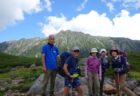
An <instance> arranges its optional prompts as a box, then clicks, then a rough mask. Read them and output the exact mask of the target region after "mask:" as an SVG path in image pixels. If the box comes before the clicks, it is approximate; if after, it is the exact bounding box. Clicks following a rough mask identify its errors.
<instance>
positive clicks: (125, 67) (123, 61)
mask: <svg viewBox="0 0 140 96" xmlns="http://www.w3.org/2000/svg"><path fill="white" fill-rule="evenodd" d="M121 58H122V65H123V69H124V70H126V69H127V61H126V59H125V58H124V57H121Z"/></svg>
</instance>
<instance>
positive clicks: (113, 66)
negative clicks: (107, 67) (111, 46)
mask: <svg viewBox="0 0 140 96" xmlns="http://www.w3.org/2000/svg"><path fill="white" fill-rule="evenodd" d="M111 65H112V69H114V68H115V65H114V62H113V60H111Z"/></svg>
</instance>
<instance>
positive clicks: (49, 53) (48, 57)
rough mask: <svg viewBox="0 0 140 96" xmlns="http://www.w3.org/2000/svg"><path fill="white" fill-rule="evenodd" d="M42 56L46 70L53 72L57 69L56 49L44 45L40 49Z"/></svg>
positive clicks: (52, 46) (57, 52) (49, 45)
mask: <svg viewBox="0 0 140 96" xmlns="http://www.w3.org/2000/svg"><path fill="white" fill-rule="evenodd" d="M42 54H44V55H45V64H46V68H47V69H48V70H55V69H56V68H57V55H58V54H59V51H58V48H57V47H56V46H54V45H51V44H49V43H48V44H46V45H44V46H43V47H42Z"/></svg>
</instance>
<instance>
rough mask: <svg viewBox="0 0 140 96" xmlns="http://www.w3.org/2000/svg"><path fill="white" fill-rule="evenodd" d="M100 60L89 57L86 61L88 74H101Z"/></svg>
mask: <svg viewBox="0 0 140 96" xmlns="http://www.w3.org/2000/svg"><path fill="white" fill-rule="evenodd" d="M99 67H100V60H99V59H98V58H97V57H92V56H89V57H88V59H87V61H86V70H87V72H94V73H97V74H98V73H99Z"/></svg>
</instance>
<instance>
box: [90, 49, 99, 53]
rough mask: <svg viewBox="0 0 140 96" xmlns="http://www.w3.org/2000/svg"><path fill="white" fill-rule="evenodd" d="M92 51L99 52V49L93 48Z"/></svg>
mask: <svg viewBox="0 0 140 96" xmlns="http://www.w3.org/2000/svg"><path fill="white" fill-rule="evenodd" d="M90 52H91V53H92V52H96V53H97V52H98V50H97V49H96V48H92V49H91V51H90Z"/></svg>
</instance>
